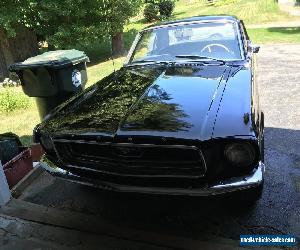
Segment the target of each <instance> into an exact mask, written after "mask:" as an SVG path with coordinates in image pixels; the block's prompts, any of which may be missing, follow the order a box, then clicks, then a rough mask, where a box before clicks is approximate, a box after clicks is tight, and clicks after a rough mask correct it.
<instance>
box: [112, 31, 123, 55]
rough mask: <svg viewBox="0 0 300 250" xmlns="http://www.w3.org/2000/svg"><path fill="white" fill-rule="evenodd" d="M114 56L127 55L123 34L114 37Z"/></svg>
mask: <svg viewBox="0 0 300 250" xmlns="http://www.w3.org/2000/svg"><path fill="white" fill-rule="evenodd" d="M112 54H113V56H114V57H119V56H124V55H125V54H126V51H125V47H124V39H123V32H118V33H116V34H114V35H113V37H112Z"/></svg>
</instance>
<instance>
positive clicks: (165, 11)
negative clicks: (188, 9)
mask: <svg viewBox="0 0 300 250" xmlns="http://www.w3.org/2000/svg"><path fill="white" fill-rule="evenodd" d="M158 6H159V13H160V16H161V18H162V19H164V18H169V17H171V15H172V13H173V10H174V8H175V2H174V0H160V1H159V4H158Z"/></svg>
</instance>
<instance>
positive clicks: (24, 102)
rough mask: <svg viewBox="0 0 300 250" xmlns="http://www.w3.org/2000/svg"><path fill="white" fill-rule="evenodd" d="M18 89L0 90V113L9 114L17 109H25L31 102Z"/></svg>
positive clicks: (3, 88)
mask: <svg viewBox="0 0 300 250" xmlns="http://www.w3.org/2000/svg"><path fill="white" fill-rule="evenodd" d="M17 89H18V88H8V87H1V88H0V112H6V113H7V112H11V111H15V110H18V109H26V108H28V107H29V106H30V105H31V104H32V101H31V100H30V98H29V97H27V96H26V95H25V94H24V93H23V92H20V91H18V90H17Z"/></svg>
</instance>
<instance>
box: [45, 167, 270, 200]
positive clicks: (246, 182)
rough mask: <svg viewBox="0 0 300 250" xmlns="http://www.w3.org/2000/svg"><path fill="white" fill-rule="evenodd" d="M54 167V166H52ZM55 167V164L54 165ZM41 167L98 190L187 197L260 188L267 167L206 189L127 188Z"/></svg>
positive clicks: (57, 168) (59, 169) (57, 169)
mask: <svg viewBox="0 0 300 250" xmlns="http://www.w3.org/2000/svg"><path fill="white" fill-rule="evenodd" d="M51 165H52V164H51ZM53 165H54V164H53ZM41 166H42V167H43V168H44V169H45V170H46V171H48V172H50V173H51V174H52V175H54V176H56V177H59V178H63V179H66V180H68V181H71V182H75V183H80V184H83V185H87V186H93V187H96V188H101V189H107V190H112V191H118V192H133V193H146V194H162V195H187V196H211V195H218V194H224V193H231V192H236V191H241V190H246V189H250V188H255V187H258V186H259V185H261V184H262V183H263V180H264V172H265V165H264V164H263V163H262V162H259V164H258V165H257V167H256V168H255V169H254V170H253V171H252V172H251V173H250V174H248V175H245V176H241V177H234V178H229V179H227V180H226V181H223V182H219V183H216V184H214V185H211V186H207V187H204V188H195V189H183V188H168V187H164V188H161V187H160V188H157V187H139V186H126V185H120V184H115V183H109V182H99V181H95V180H91V179H87V178H83V177H80V176H77V175H74V174H71V173H69V172H68V171H66V170H63V169H61V168H59V167H50V166H49V165H48V164H47V163H46V162H41Z"/></svg>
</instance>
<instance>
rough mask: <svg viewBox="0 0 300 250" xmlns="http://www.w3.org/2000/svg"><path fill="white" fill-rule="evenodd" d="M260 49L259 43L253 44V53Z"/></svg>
mask: <svg viewBox="0 0 300 250" xmlns="http://www.w3.org/2000/svg"><path fill="white" fill-rule="evenodd" d="M259 49H260V46H258V45H253V46H252V52H253V53H258V52H259Z"/></svg>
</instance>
